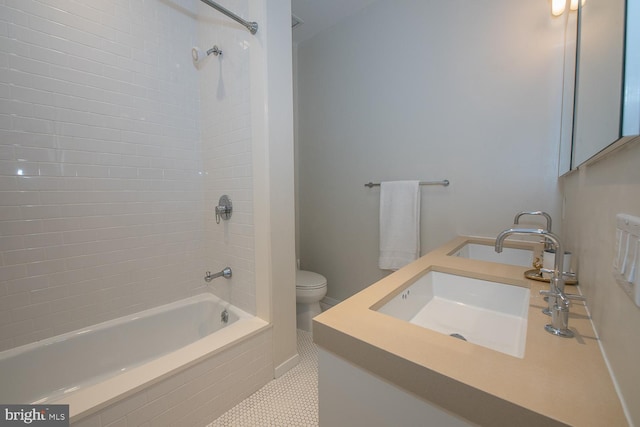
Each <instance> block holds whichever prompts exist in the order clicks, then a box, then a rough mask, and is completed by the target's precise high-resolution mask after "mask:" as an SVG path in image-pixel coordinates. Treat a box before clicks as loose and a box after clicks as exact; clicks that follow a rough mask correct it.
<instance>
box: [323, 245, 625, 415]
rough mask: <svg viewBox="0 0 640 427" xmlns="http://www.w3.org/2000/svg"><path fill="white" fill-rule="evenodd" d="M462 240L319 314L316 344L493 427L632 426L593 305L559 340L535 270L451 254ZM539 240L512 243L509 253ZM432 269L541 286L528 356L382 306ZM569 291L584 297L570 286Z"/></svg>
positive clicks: (573, 318) (531, 316) (533, 306)
mask: <svg viewBox="0 0 640 427" xmlns="http://www.w3.org/2000/svg"><path fill="white" fill-rule="evenodd" d="M466 242H478V243H483V242H484V243H491V242H493V240H491V239H482V238H471V237H458V238H456V239H454V240H452V241H451V242H449V243H447V244H445V245H443V246H442V247H440V248H438V249H436V250H434V251H432V252H430V253H428V254H426V255H424V256H423V257H421V258H420V259H418V260H416V261H414V262H412V263H411V264H409V265H407V266H405V267H403V268H401V269H400V270H398V271H396V272H394V273H392V274H390V275H389V276H387V277H385V278H384V279H382V280H380V281H378V282H376V283H374V284H373V285H371V286H369V287H368V288H366V289H364V290H363V291H361V292H359V293H358V294H356V295H354V296H352V297H351V298H349V299H347V300H345V301H343V302H341V303H340V304H338V305H336V306H335V307H332V308H331V309H329V310H327V311H325V312H323V313H322V314H320V315H318V316H316V317H315V318H314V320H313V338H314V341H315V342H316V344H318V345H319V346H321V347H322V348H324V349H325V350H328V351H330V352H332V353H334V354H336V355H338V356H340V357H342V358H344V359H346V360H348V361H350V362H351V363H354V364H355V365H358V366H360V367H362V368H364V369H366V370H368V371H370V372H371V373H373V374H375V375H377V376H379V377H382V378H384V379H386V380H387V381H389V382H391V383H393V384H395V385H397V386H398V387H400V388H402V389H404V390H407V391H409V392H410V393H413V394H415V395H417V396H419V397H421V398H423V399H426V400H428V401H430V402H432V403H435V404H437V405H439V406H441V407H442V408H444V409H446V410H449V411H452V412H454V413H456V414H458V415H460V416H462V417H464V418H466V419H468V420H469V421H471V422H474V423H477V424H480V425H491V426H514V425H517V426H546V425H549V426H562V425H572V426H603V425H606V426H627V425H628V423H627V420H626V418H625V415H624V411H623V409H622V406H621V404H620V401H619V398H618V395H617V393H616V390H615V388H614V384H613V381H612V379H611V377H610V375H609V371H608V369H607V366H606V364H605V361H604V358H603V356H602V353H601V350H600V346H599V342H598V338H597V337H596V334H595V332H594V330H593V328H592V324H591V321H590V319H589V317H588V314H587V311H586V309H585V306H584V304H583V303H581V302H572V305H571V314H570V317H569V328H570V329H571V330H572V331H573V332H574V333H575V335H576V336H575V338H561V337H557V336H554V335H552V334H549V333H548V332H546V331H545V330H544V325H545V324H547V323H550V317H549V316H546V315H544V314H543V313H542V312H541V310H542V308H544V307H546V306H547V303H546V302H545V301H544V300H543V297H542V296H541V295H539V290H542V289H548V287H549V285H548V284H546V283H544V282H538V281H534V280H528V279H525V278H524V272H525V271H526V270H528V269H530V268H525V267H517V266H511V265H506V264H498V263H490V262H483V261H477V260H472V259H466V258H461V257H455V256H448V255H447V254H449V253H452V252H453V251H455V250H456V249H457V248H459V247H461V246H462V245H464V244H465V243H466ZM523 245H524V246H529V245H535V244H529V243H514V241H512V240H506V241H505V247H518V246H523ZM430 270H437V271H442V272H445V273H454V274H461V275H465V276H469V277H475V278H479V279H484V280H491V281H499V282H503V283H508V284H511V285H514V286H524V287H528V288H530V290H531V296H530V302H529V313H528V324H527V338H526V348H525V354H524V357H523V358H522V359H521V358H517V357H513V356H509V355H507V354H503V353H500V352H497V351H494V350H491V349H488V348H485V347H481V346H479V345H475V344H472V343H469V342H464V341H461V340H458V339H452V338H451V337H449V336H447V335H444V334H440V333H438V332H435V331H432V330H429V329H426V328H423V327H420V326H417V325H413V324H411V323H409V322H406V321H403V320H400V319H396V318H394V317H391V316H387V315H385V314H382V313H378V312H376V311H374V310H372V309H371V307H373V306H376V307H378V306H380V302H381V301H387V300H389V299H390V298H392V297H393V296H395V295H397V294H398V293H400V292H401V291H402V290H403V289H404V288H406V287H408V286H409V285H410V284H411V283H413V282H414V281H415V280H416V279H418V278H419V277H420V276H422V275H423V274H425V273H426V272H428V271H430ZM566 292H568V293H576V287H574V286H567V288H566Z"/></svg>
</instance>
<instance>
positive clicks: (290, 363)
mask: <svg viewBox="0 0 640 427" xmlns="http://www.w3.org/2000/svg"><path fill="white" fill-rule="evenodd" d="M299 362H300V355H299V354H298V353H296V354H295V355H293V356H291V357H290V358H289V359H287V360H285V361H284V362H283V363H281V364H280V365H278V366H276V368H275V369H274V371H273V375H274V378H280V377H281V376H283V375H284V374H286V373H287V372H289V370H290V369H292V368H294V367H295V366H296V365H298V363H299Z"/></svg>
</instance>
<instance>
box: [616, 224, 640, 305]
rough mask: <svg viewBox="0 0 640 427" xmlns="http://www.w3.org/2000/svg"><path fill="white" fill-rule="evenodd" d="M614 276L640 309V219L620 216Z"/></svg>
mask: <svg viewBox="0 0 640 427" xmlns="http://www.w3.org/2000/svg"><path fill="white" fill-rule="evenodd" d="M616 225H617V227H616V243H615V250H616V253H615V255H614V257H613V275H614V277H615V278H616V282H618V284H619V285H620V286H621V287H622V289H624V291H625V292H626V293H627V295H629V297H630V298H631V299H632V300H633V302H634V303H635V304H636V305H637V306H638V307H640V273H638V270H639V269H640V218H638V217H634V216H631V215H626V214H618V216H617V218H616Z"/></svg>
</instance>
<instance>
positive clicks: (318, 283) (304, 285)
mask: <svg viewBox="0 0 640 427" xmlns="http://www.w3.org/2000/svg"><path fill="white" fill-rule="evenodd" d="M326 294H327V279H325V278H324V276H322V275H320V274H318V273H313V272H311V271H305V270H296V314H297V327H298V329H302V330H303V331H307V332H311V319H313V318H314V317H315V316H317V315H318V314H320V313H321V312H322V310H321V309H320V300H321V299H322V298H324V296H325V295H326Z"/></svg>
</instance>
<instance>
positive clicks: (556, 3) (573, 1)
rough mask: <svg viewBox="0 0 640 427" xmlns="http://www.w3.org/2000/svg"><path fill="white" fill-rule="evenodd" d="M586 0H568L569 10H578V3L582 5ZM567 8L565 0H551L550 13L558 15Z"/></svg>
mask: <svg viewBox="0 0 640 427" xmlns="http://www.w3.org/2000/svg"><path fill="white" fill-rule="evenodd" d="M585 2H586V0H570V1H569V10H578V4H581V5H582V6H584V4H585ZM566 8H567V0H551V14H552V15H553V16H560V15H562V14H563V13H564V11H565V10H566Z"/></svg>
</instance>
